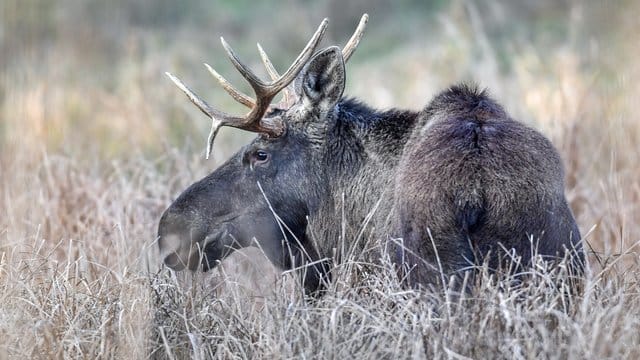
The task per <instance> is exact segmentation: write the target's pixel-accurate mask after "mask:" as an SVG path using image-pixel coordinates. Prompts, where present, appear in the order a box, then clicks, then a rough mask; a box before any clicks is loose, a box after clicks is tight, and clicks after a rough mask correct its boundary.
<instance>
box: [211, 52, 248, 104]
mask: <svg viewBox="0 0 640 360" xmlns="http://www.w3.org/2000/svg"><path fill="white" fill-rule="evenodd" d="M204 66H206V68H207V70H209V73H211V75H213V77H215V78H216V80H218V82H219V83H220V85H222V88H223V89H224V90H225V91H226V92H227V93H228V94H229V95H231V97H232V98H234V99H235V100H236V101H237V102H239V103H241V104H242V105H244V106H246V107H248V108H252V107H254V106H255V105H256V103H255V101H254V100H253V99H252V98H251V97H250V96H249V95H246V94H244V93H242V92H241V91H239V90H237V89H236V88H234V87H233V85H231V83H229V81H227V79H225V78H224V77H222V75H220V73H218V72H217V71H216V70H215V69H214V68H212V67H211V66H210V65H209V64H207V63H205V64H204Z"/></svg>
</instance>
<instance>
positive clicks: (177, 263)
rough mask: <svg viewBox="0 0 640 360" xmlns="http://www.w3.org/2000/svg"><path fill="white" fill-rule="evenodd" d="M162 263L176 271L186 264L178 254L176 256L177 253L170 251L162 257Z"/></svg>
mask: <svg viewBox="0 0 640 360" xmlns="http://www.w3.org/2000/svg"><path fill="white" fill-rule="evenodd" d="M164 263H165V265H167V266H168V267H170V268H172V269H173V270H176V271H180V270H184V269H185V268H186V265H187V264H185V263H184V261H183V260H182V259H181V258H180V256H178V254H176V253H172V254H169V255H167V256H166V257H165V258H164Z"/></svg>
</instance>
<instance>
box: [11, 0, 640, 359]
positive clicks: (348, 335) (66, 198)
mask: <svg viewBox="0 0 640 360" xmlns="http://www.w3.org/2000/svg"><path fill="white" fill-rule="evenodd" d="M538 3H539V5H531V4H530V3H528V2H522V3H520V2H504V3H497V4H495V3H489V2H487V3H485V2H463V1H459V2H453V3H452V4H449V5H443V4H440V3H437V2H436V3H434V4H433V5H430V6H429V7H423V6H421V5H420V3H419V2H411V1H402V2H397V4H396V3H394V4H395V5H394V4H390V3H387V2H385V1H375V2H374V5H366V4H369V3H364V2H363V3H362V4H360V3H359V2H355V4H356V5H358V4H360V5H362V6H363V8H362V9H365V10H366V11H369V12H370V14H371V22H370V25H369V30H368V32H367V35H366V36H365V39H364V40H363V42H362V45H361V48H360V49H359V50H358V52H356V53H355V55H354V57H353V58H352V59H351V60H350V62H349V64H348V66H347V71H348V75H349V83H348V88H347V94H348V95H354V96H358V97H360V98H362V99H364V100H365V101H367V102H368V103H370V104H372V105H376V106H379V107H382V108H384V107H390V106H402V107H409V108H414V109H418V108H421V107H422V106H424V105H425V104H426V102H427V101H428V100H429V98H430V97H432V96H433V95H434V94H435V93H436V92H437V91H439V90H440V89H442V88H444V87H445V86H447V85H449V84H451V83H454V82H457V81H462V80H475V81H476V82H478V83H479V84H480V85H481V86H486V87H488V88H489V89H490V91H491V92H492V93H493V94H494V97H496V98H497V99H498V100H499V101H500V102H501V103H503V104H505V106H506V107H507V109H508V111H510V112H511V113H512V114H513V115H514V116H515V117H517V118H519V119H521V120H523V121H525V122H527V123H529V124H531V125H532V126H534V127H536V128H538V129H540V130H542V131H543V132H544V133H545V134H547V135H548V136H549V137H550V138H551V139H552V140H553V142H554V144H555V145H556V146H557V147H558V149H559V150H560V152H561V155H562V157H563V160H564V162H565V167H566V179H567V189H566V190H567V196H568V198H569V201H570V203H571V207H572V209H573V210H574V213H575V215H576V218H577V220H578V223H579V225H580V228H581V230H582V233H583V235H584V236H585V241H586V245H587V248H588V250H589V260H590V268H589V271H588V274H587V278H586V280H585V282H584V284H583V290H582V291H581V292H578V293H575V292H574V293H567V292H566V291H565V290H563V289H564V287H563V284H565V283H564V282H563V279H565V277H564V275H562V274H554V273H553V271H549V270H547V269H544V268H543V267H536V268H534V269H533V270H532V271H531V274H529V277H530V281H527V282H525V283H522V284H520V285H519V286H513V287H506V286H505V284H506V283H507V282H508V281H509V279H504V278H500V277H499V276H498V277H495V276H494V277H492V276H489V275H487V274H486V273H482V272H481V274H482V275H481V276H479V278H478V279H477V282H476V284H475V287H474V291H472V293H471V294H468V295H465V296H462V297H450V296H447V292H446V291H443V290H442V289H436V290H434V291H431V292H414V291H409V290H407V289H404V288H402V287H401V286H400V285H399V284H398V280H397V279H396V278H395V272H394V271H393V269H392V268H391V266H390V265H389V263H388V261H386V260H385V259H380V260H379V261H377V262H375V263H370V262H367V261H365V259H363V258H361V257H360V256H359V255H358V254H350V255H351V256H349V257H348V258H349V260H348V261H347V262H345V263H343V264H341V265H339V266H338V267H337V268H336V269H335V270H334V272H335V274H336V278H335V279H334V281H333V282H332V284H331V286H330V287H329V291H328V292H327V294H326V295H325V296H324V297H322V298H320V299H315V300H310V299H305V298H304V297H303V296H302V293H301V290H300V289H299V287H298V284H297V282H296V281H295V277H294V274H292V273H289V272H287V273H284V274H282V273H281V271H279V270H277V269H274V268H273V267H271V265H269V264H268V262H267V261H266V260H265V259H264V256H262V254H261V253H260V252H259V251H257V250H247V251H244V252H240V253H237V254H234V255H233V256H231V257H230V258H229V259H227V260H226V261H224V262H223V264H222V266H221V267H220V268H219V269H218V270H216V271H213V272H211V273H208V274H186V273H181V274H174V273H171V272H169V271H168V270H166V269H162V268H161V267H160V265H159V260H158V258H157V257H158V254H157V249H156V244H155V232H156V226H157V221H158V219H159V216H160V214H161V212H162V210H164V208H165V207H166V206H167V205H168V204H169V203H170V202H171V200H172V198H174V197H175V196H176V195H177V194H179V192H180V191H181V190H183V189H184V188H185V187H186V186H188V185H189V184H190V183H192V182H193V181H195V180H197V179H199V178H200V177H201V176H203V175H204V174H206V173H207V172H209V171H210V170H212V168H213V167H214V166H215V164H219V163H220V162H221V161H223V160H224V159H225V158H226V157H228V156H229V154H231V153H232V152H233V151H234V150H235V149H237V147H238V146H239V145H240V144H242V143H244V142H246V141H247V139H248V137H247V135H245V134H242V133H238V132H232V131H225V132H224V133H223V134H221V135H222V137H221V139H220V141H219V142H217V143H216V148H215V149H214V159H213V162H205V161H204V159H203V156H202V154H203V149H204V146H203V145H204V142H205V137H206V126H207V122H206V121H204V120H202V121H200V119H202V118H201V117H200V114H198V113H197V111H196V110H194V109H192V108H191V106H190V104H188V103H187V101H185V99H184V98H183V97H182V96H180V94H178V92H177V91H176V90H175V89H174V88H173V87H172V85H171V84H170V83H169V82H168V81H167V80H166V79H164V77H163V76H162V75H161V74H162V73H163V71H166V70H171V71H173V72H176V73H179V74H180V75H181V77H183V78H185V80H187V79H188V80H189V82H190V83H193V84H194V86H195V87H196V88H197V89H198V90H199V92H200V93H202V94H211V95H208V96H206V97H207V98H212V99H213V102H214V103H216V105H218V106H221V107H224V108H225V109H229V111H236V110H237V111H240V110H241V109H240V108H238V107H236V105H235V104H232V102H231V101H230V100H228V99H227V97H225V96H224V95H223V92H221V91H220V90H219V89H216V88H215V85H214V84H213V81H212V80H211V79H209V78H207V77H206V76H204V74H205V72H204V71H205V69H204V68H203V67H202V66H201V65H200V64H201V63H202V62H204V61H207V62H210V63H213V64H214V65H216V68H221V70H222V71H223V72H224V73H225V75H227V74H228V75H229V77H230V78H231V79H232V80H233V81H234V83H241V82H240V81H238V80H239V79H238V78H237V77H234V76H235V75H234V74H233V72H232V71H231V70H230V68H229V67H227V68H225V66H228V65H226V64H227V63H226V60H225V59H222V57H221V54H222V49H221V47H220V46H219V45H217V43H216V41H215V40H216V38H217V36H215V35H218V34H225V36H226V38H227V39H228V40H230V41H233V44H234V47H237V48H238V51H240V52H241V53H242V54H243V58H251V55H249V54H254V53H255V50H253V48H252V46H253V43H254V42H255V41H257V40H259V41H261V43H263V45H265V47H266V48H267V49H268V50H270V51H271V52H272V53H274V54H277V55H275V56H274V59H275V61H276V66H277V67H280V68H283V67H284V66H285V65H284V64H285V63H286V62H287V61H290V60H291V59H292V58H293V56H295V52H296V51H298V50H299V49H298V47H300V46H302V45H303V43H304V41H305V39H304V38H305V34H310V33H311V32H312V31H313V28H314V26H315V25H316V23H318V22H319V20H320V18H321V17H324V16H329V17H331V18H332V19H335V21H334V22H333V23H332V26H333V24H335V25H336V26H335V27H332V30H331V31H332V33H331V34H329V35H330V38H331V39H332V40H331V42H336V43H343V42H344V40H346V36H347V35H346V34H348V33H349V32H350V31H351V30H352V28H351V27H352V26H354V25H355V23H356V21H357V19H358V17H359V15H360V13H361V12H363V10H362V9H361V8H358V7H357V6H354V7H353V8H352V7H348V8H347V9H346V10H345V9H344V8H343V7H341V5H340V2H333V1H329V2H326V3H321V4H319V5H313V6H312V7H310V6H307V5H305V4H304V3H298V2H290V3H288V7H287V9H286V12H285V10H284V9H283V8H279V7H278V6H277V5H276V4H275V3H269V4H268V5H261V6H262V7H261V8H260V9H254V10H255V12H253V11H252V10H242V9H240V8H238V6H239V5H237V4H236V3H234V2H204V1H195V0H192V1H190V2H189V3H188V5H185V6H184V7H175V6H174V5H171V4H170V3H167V2H165V4H164V5H163V6H165V7H162V6H160V7H159V8H158V5H154V4H152V3H151V2H148V1H141V2H136V4H133V3H130V2H126V1H118V2H115V3H113V4H112V5H105V4H104V3H102V2H86V3H84V4H82V5H78V4H76V2H72V1H60V2H57V3H56V6H46V8H43V7H42V6H44V5H41V3H40V2H37V1H21V2H16V1H8V2H5V3H3V4H2V5H0V6H1V7H2V10H3V15H2V16H3V18H2V24H1V25H0V26H1V29H0V50H2V51H1V54H0V60H2V64H0V66H2V72H1V73H0V358H96V357H101V358H147V357H152V358H189V357H191V358H199V359H204V358H234V357H240V358H273V357H275V358H299V357H303V358H350V357H358V358H372V357H373V358H392V357H393V358H454V359H464V358H540V357H542V358H545V357H546V358H629V359H634V358H638V357H639V356H640V335H639V334H640V285H639V283H638V279H640V264H639V263H640V256H639V255H638V251H639V249H638V247H639V246H640V245H638V242H639V241H640V235H638V234H640V205H639V204H640V180H639V179H640V167H638V160H639V159H640V146H638V144H639V143H640V118H639V116H638V115H637V112H636V111H635V106H636V99H638V98H640V85H638V84H640V65H638V63H637V61H636V56H637V54H638V53H639V51H640V43H638V41H637V39H635V38H634V37H633V36H632V35H631V34H634V31H635V29H637V28H638V25H640V24H639V23H638V19H640V17H638V16H637V15H638V13H639V12H638V10H639V9H638V6H637V4H635V3H633V2H623V1H622V2H618V3H616V6H614V5H612V4H610V3H593V4H579V3H575V4H570V5H566V4H560V5H559V4H558V3H556V2H544V1H543V2H538ZM365 5H366V8H365V7H364V6H365ZM154 6H155V8H154ZM369 6H372V7H374V9H371V8H369ZM152 10H153V11H152ZM258 10H260V11H258ZM282 13H285V14H286V15H287V16H282V21H281V22H276V23H274V22H273V21H269V19H271V18H273V16H275V14H282ZM320 13H321V14H320ZM265 14H271V15H273V16H271V17H269V16H264V15H265ZM518 23H519V25H516V24H518ZM264 29H269V31H265V30H264ZM271 29H273V31H271ZM292 29H293V31H292ZM265 33H272V34H273V35H271V36H272V37H267V38H266V39H265V36H267V35H265ZM236 44H237V45H236ZM254 59H256V65H257V64H258V62H257V61H258V57H257V56H255V57H254ZM256 68H257V66H256ZM336 226H340V224H336ZM370 241H372V246H376V244H377V243H376V242H375V241H376V239H370ZM541 266H542V265H541ZM558 279H559V280H558Z"/></svg>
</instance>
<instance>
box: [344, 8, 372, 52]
mask: <svg viewBox="0 0 640 360" xmlns="http://www.w3.org/2000/svg"><path fill="white" fill-rule="evenodd" d="M368 21H369V15H368V14H363V15H362V17H361V18H360V23H359V24H358V27H357V28H356V31H355V32H354V33H353V35H351V39H349V41H347V44H346V45H345V46H344V48H343V49H342V57H343V58H344V61H345V62H347V60H349V58H350V57H351V54H353V52H354V51H355V50H356V48H357V47H358V44H359V43H360V39H362V35H364V29H365V27H366V26H367V22H368Z"/></svg>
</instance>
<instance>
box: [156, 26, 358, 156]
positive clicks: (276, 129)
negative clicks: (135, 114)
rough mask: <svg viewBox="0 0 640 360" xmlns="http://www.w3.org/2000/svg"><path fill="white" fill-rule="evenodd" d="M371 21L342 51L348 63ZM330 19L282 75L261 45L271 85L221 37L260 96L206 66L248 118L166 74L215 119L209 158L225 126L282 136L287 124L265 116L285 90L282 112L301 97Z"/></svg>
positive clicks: (232, 58) (228, 54) (210, 140)
mask: <svg viewBox="0 0 640 360" xmlns="http://www.w3.org/2000/svg"><path fill="white" fill-rule="evenodd" d="M368 20H369V15H367V14H364V15H362V18H361V19H360V23H359V24H358V27H357V28H356V30H355V32H354V33H353V35H352V36H351V38H350V39H349V41H348V42H347V44H346V45H345V46H344V48H343V50H342V54H343V58H344V61H345V62H346V61H347V60H349V58H350V57H351V55H352V54H353V52H354V51H355V49H356V48H357V46H358V43H359V42H360V39H361V38H362V35H363V34H364V29H365V27H366V25H367V21H368ZM328 22H329V20H328V19H326V18H325V19H324V20H323V21H322V23H320V26H318V29H317V30H316V32H315V33H314V34H313V36H312V37H311V40H309V42H308V43H307V45H306V46H305V47H304V49H303V50H302V52H301V53H300V55H298V57H297V58H296V60H295V61H294V62H293V64H291V66H289V69H287V71H286V72H285V73H284V74H283V75H282V76H281V75H279V74H278V72H277V71H276V69H275V67H274V66H273V64H272V63H271V60H269V56H267V54H266V52H265V51H264V50H263V49H262V46H260V44H257V45H258V51H259V52H260V57H261V58H262V62H263V63H264V65H265V67H266V69H267V72H268V73H269V76H270V77H271V82H268V83H265V82H264V81H262V80H261V79H260V78H258V77H257V76H256V75H255V73H254V72H253V71H251V69H250V68H249V67H247V66H246V65H244V64H243V63H242V62H241V61H240V59H238V57H237V56H236V54H235V52H234V51H233V49H232V48H231V46H229V44H227V42H226V41H225V40H224V38H220V41H221V42H222V46H223V47H224V48H225V50H226V52H227V56H228V57H229V59H230V60H231V63H232V64H233V65H234V66H235V68H236V69H237V70H238V71H239V72H240V74H242V76H243V77H244V78H245V79H246V80H247V82H249V85H251V87H252V88H253V91H254V92H255V94H256V100H253V99H252V98H251V97H250V96H248V95H246V94H244V93H242V92H241V91H239V90H237V89H235V88H234V87H233V86H232V85H231V83H229V82H228V81H227V80H226V79H225V78H224V77H222V75H220V74H219V73H218V72H217V71H215V70H214V69H213V68H212V67H211V66H209V64H204V65H205V66H206V68H207V70H209V72H210V73H211V75H213V77H215V78H216V79H217V80H218V82H219V83H220V85H222V88H223V89H224V90H225V91H226V92H227V93H229V95H231V97H233V98H234V99H235V100H236V101H238V102H239V103H241V104H243V105H244V106H246V107H248V108H250V109H251V110H250V111H249V113H248V114H247V115H245V116H242V117H241V116H234V115H230V114H228V113H226V112H224V111H220V110H218V109H215V108H213V107H211V106H210V105H209V104H207V102H206V101H204V100H203V99H201V98H200V97H199V96H198V95H196V94H195V93H194V92H193V91H192V90H191V89H190V88H189V87H188V86H187V85H185V84H184V83H183V82H182V81H180V79H178V78H177V77H175V76H173V75H172V74H170V73H168V72H167V73H166V75H167V76H168V77H169V78H170V79H171V80H172V81H173V82H174V83H175V84H176V85H177V86H178V87H179V88H180V90H182V91H183V92H184V93H185V94H186V95H187V97H188V98H189V100H191V102H192V103H194V104H195V105H196V106H197V107H198V108H199V109H200V110H201V111H202V112H203V113H204V114H205V115H207V116H209V117H210V118H211V131H210V132H209V137H208V139H207V155H206V158H207V159H208V158H209V155H210V154H211V148H212V146H213V140H214V139H215V137H216V135H217V133H218V130H219V129H220V128H221V127H222V126H232V127H235V128H238V129H242V130H247V131H252V132H257V133H262V134H266V135H268V136H271V137H278V136H281V135H282V134H283V133H284V131H285V124H283V123H282V120H280V119H278V118H269V117H264V114H265V113H266V112H267V111H268V110H269V108H270V107H272V105H271V101H272V100H273V98H274V97H275V96H276V95H277V94H278V93H279V92H280V91H282V90H284V92H283V95H284V96H283V100H282V101H281V102H279V103H278V104H276V105H273V107H275V108H280V109H288V108H289V107H291V105H293V104H294V103H295V102H296V100H297V98H296V94H295V90H294V85H293V82H294V80H295V78H296V77H297V76H298V74H299V73H300V71H301V70H302V69H303V67H304V65H306V63H307V62H308V61H309V59H310V58H311V56H312V55H313V54H314V53H315V50H316V48H317V47H318V44H319V43H320V40H322V37H323V36H324V33H325V31H326V29H327V24H328Z"/></svg>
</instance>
